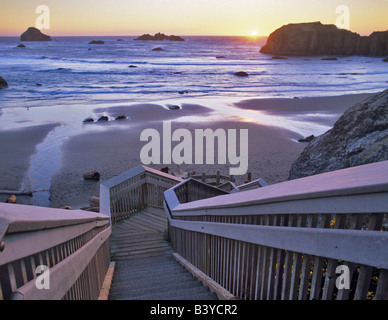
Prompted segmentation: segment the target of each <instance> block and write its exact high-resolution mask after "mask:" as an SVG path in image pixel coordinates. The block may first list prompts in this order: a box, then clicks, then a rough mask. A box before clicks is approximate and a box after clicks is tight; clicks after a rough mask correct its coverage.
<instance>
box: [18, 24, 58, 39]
mask: <svg viewBox="0 0 388 320" xmlns="http://www.w3.org/2000/svg"><path fill="white" fill-rule="evenodd" d="M20 41H52V39H51V37H50V36H48V35H45V34H43V33H42V32H40V30H39V29H36V28H34V27H30V28H28V29H27V31H25V32H24V33H23V34H22V35H21V36H20Z"/></svg>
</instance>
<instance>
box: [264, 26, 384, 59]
mask: <svg viewBox="0 0 388 320" xmlns="http://www.w3.org/2000/svg"><path fill="white" fill-rule="evenodd" d="M260 52H262V53H268V54H275V55H286V56H303V55H311V56H314V55H364V56H386V55H388V30H387V31H382V32H373V33H372V34H371V35H370V36H360V35H359V34H358V33H354V32H351V31H348V30H344V29H338V28H337V27H336V26H335V25H331V24H330V25H324V24H322V23H320V22H309V23H296V24H292V23H291V24H288V25H285V26H283V27H281V28H279V29H277V30H275V31H274V32H273V33H271V35H270V36H269V37H268V39H267V43H266V44H265V45H264V46H263V47H262V48H261V50H260Z"/></svg>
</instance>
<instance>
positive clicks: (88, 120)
mask: <svg viewBox="0 0 388 320" xmlns="http://www.w3.org/2000/svg"><path fill="white" fill-rule="evenodd" d="M83 122H84V123H90V122H94V119H93V118H86V119H85V120H84V121H83Z"/></svg>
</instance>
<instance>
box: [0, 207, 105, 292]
mask: <svg viewBox="0 0 388 320" xmlns="http://www.w3.org/2000/svg"><path fill="white" fill-rule="evenodd" d="M0 219H1V220H2V221H3V222H5V223H6V225H7V230H6V233H5V235H4V238H3V240H2V241H3V250H2V251H1V252H0V300H2V299H6V300H8V299H26V300H30V299H32V300H40V299H43V300H49V299H55V300H58V299H97V298H98V294H99V290H100V288H101V286H102V282H103V280H104V276H105V273H106V271H107V269H108V266H109V262H110V253H109V251H110V250H109V235H110V233H111V228H110V225H109V217H108V216H105V215H103V214H99V213H92V212H86V211H81V210H61V209H52V208H42V207H32V206H24V205H17V204H0ZM39 266H44V268H47V270H46V269H44V270H45V272H48V279H47V283H46V284H47V287H45V288H43V289H42V288H40V287H39V286H38V285H37V282H39V281H40V280H39V278H38V276H39V272H41V271H42V270H40V269H39V268H38V267H39ZM39 270H40V271H39Z"/></svg>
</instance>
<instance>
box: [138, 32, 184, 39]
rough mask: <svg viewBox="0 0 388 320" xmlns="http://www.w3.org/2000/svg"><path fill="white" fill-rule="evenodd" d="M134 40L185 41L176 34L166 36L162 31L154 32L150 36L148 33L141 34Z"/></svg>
mask: <svg viewBox="0 0 388 320" xmlns="http://www.w3.org/2000/svg"><path fill="white" fill-rule="evenodd" d="M134 40H141V41H164V40H168V41H185V39H183V38H181V37H178V36H174V35H171V36H167V35H165V34H164V33H160V32H158V33H156V34H155V35H153V36H151V35H150V34H143V35H142V36H140V37H138V38H136V39H134Z"/></svg>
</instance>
